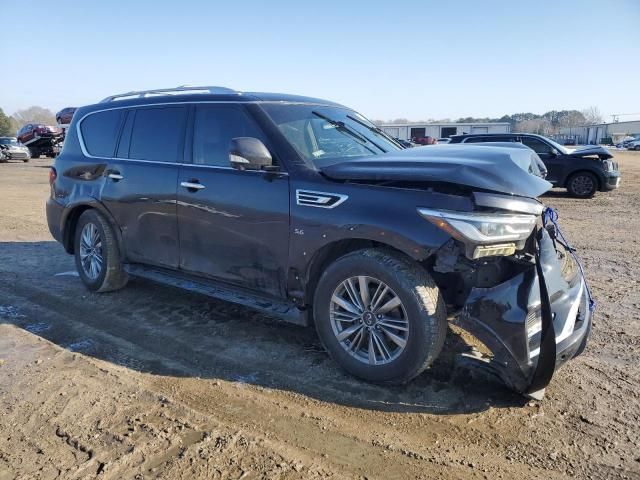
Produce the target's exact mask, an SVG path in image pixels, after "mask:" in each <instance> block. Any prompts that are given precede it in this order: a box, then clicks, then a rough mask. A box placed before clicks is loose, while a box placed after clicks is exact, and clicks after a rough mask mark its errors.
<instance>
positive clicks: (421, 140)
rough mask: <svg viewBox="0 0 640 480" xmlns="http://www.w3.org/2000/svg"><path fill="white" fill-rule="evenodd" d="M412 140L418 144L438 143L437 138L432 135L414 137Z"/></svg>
mask: <svg viewBox="0 0 640 480" xmlns="http://www.w3.org/2000/svg"><path fill="white" fill-rule="evenodd" d="M411 141H412V142H413V143H417V144H418V145H435V144H436V139H435V138H433V137H430V136H426V137H413V138H412V139H411Z"/></svg>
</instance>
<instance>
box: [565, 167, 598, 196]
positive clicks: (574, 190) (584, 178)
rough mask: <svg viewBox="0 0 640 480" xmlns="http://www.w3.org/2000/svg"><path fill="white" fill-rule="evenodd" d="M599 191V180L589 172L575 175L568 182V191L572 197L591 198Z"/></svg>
mask: <svg viewBox="0 0 640 480" xmlns="http://www.w3.org/2000/svg"><path fill="white" fill-rule="evenodd" d="M597 189H598V180H597V179H596V177H595V175H594V174H592V173H589V172H578V173H575V174H573V175H572V176H571V177H570V178H569V181H568V182H567V190H568V191H569V193H570V194H571V195H573V196H574V197H578V198H591V197H593V196H594V195H595V193H596V190H597Z"/></svg>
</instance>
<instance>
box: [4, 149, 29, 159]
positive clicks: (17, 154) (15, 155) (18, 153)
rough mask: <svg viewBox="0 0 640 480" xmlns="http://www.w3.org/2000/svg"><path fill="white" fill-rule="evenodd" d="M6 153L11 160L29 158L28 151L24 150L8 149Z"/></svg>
mask: <svg viewBox="0 0 640 480" xmlns="http://www.w3.org/2000/svg"><path fill="white" fill-rule="evenodd" d="M7 153H8V154H9V156H10V157H11V159H12V160H28V159H29V158H31V156H30V154H29V152H28V151H24V150H9V151H8V152H7Z"/></svg>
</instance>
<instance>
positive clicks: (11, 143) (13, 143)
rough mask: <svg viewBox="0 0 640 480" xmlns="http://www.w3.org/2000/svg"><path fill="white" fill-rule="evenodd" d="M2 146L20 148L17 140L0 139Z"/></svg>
mask: <svg viewBox="0 0 640 480" xmlns="http://www.w3.org/2000/svg"><path fill="white" fill-rule="evenodd" d="M0 145H15V146H18V142H17V141H16V139H15V138H7V137H5V138H0Z"/></svg>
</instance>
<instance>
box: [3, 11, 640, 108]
mask: <svg viewBox="0 0 640 480" xmlns="http://www.w3.org/2000/svg"><path fill="white" fill-rule="evenodd" d="M1 11H2V18H3V22H2V27H1V28H0V58H1V59H2V61H1V62H0V108H2V109H3V110H4V111H5V113H7V114H12V113H14V112H15V111H16V110H18V109H23V108H27V107H29V106H31V105H40V106H43V107H46V108H49V109H51V110H53V111H54V112H55V111H57V110H59V109H61V108H62V107H66V106H81V105H86V104H91V103H95V102H97V101H99V100H100V99H102V98H104V97H106V96H108V95H110V94H114V93H121V92H126V91H130V90H141V89H149V88H158V87H172V86H178V85H184V84H189V85H220V86H226V87H230V88H233V89H236V90H239V91H263V92H280V93H292V94H302V95H309V96H314V97H320V98H326V99H329V100H333V101H337V102H339V103H342V104H345V105H347V106H350V107H352V108H354V109H356V110H357V111H359V112H360V113H362V114H364V115H365V116H367V117H369V118H371V119H382V120H389V119H394V118H407V119H409V120H423V119H430V118H433V119H444V118H451V119H456V118H459V117H466V116H474V117H499V116H502V115H504V114H511V113H516V112H534V113H544V112H546V111H548V110H552V109H578V110H582V109H585V108H587V107H590V106H597V107H598V108H599V109H600V111H601V112H602V113H603V114H604V115H610V114H614V113H640V0H599V1H593V0H564V1H563V0H554V1H548V0H531V1H515V0H512V1H508V0H503V1H497V0H477V1H466V0H458V1H456V2H451V1H445V0H440V1H430V0H421V1H420V0H418V1H413V0H405V1H403V2H400V1H397V0H396V1H390V0H387V1H385V2H381V1H376V0H369V1H356V0H353V1H348V0H340V1H334V0H322V1H305V0H296V1H277V0H269V1H243V0H236V1H233V2H229V1H225V2H217V1H205V0H181V1H179V2H164V1H162V0H155V1H147V0H140V1H136V0H129V1H121V0H105V1H90V0H89V1H87V0H85V1H67V0H56V1H55V2H44V3H43V2H33V1H25V0H19V1H14V0H2V8H1ZM4 72H6V73H4ZM636 117H639V118H640V115H637V116H636ZM609 119H610V117H607V120H609ZM625 119H626V117H620V120H625Z"/></svg>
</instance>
